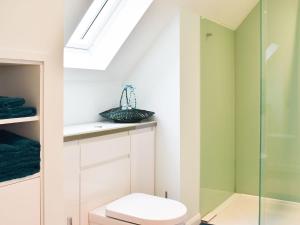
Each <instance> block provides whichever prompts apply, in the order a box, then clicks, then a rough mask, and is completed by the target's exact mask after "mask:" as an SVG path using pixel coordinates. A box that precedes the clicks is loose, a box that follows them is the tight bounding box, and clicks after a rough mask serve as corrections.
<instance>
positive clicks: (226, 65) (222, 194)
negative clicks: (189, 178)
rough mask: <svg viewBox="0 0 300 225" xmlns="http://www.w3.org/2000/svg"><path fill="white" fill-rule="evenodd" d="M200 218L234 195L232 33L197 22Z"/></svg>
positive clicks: (207, 23) (207, 22)
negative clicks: (199, 84)
mask: <svg viewBox="0 0 300 225" xmlns="http://www.w3.org/2000/svg"><path fill="white" fill-rule="evenodd" d="M201 46H202V47H201V179H200V180H201V190H200V197H201V199H200V211H201V215H205V214H207V213H208V212H209V211H211V210H212V209H214V208H215V207H217V206H218V205H219V204H221V203H222V202H223V201H224V200H226V199H227V198H228V197H229V196H230V195H231V194H232V193H233V192H234V183H235V150H234V149H235V147H234V145H235V141H234V129H235V127H234V123H235V103H234V101H235V92H234V89H235V88H234V83H235V82H234V79H235V66H234V65H235V64H234V60H235V56H234V32H233V31H231V30H229V29H227V28H224V27H222V26H220V25H217V24H215V23H213V22H210V21H208V20H206V19H201Z"/></svg>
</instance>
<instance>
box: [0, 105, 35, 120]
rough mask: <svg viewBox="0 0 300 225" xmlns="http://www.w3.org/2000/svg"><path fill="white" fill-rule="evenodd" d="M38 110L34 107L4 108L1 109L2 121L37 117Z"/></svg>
mask: <svg viewBox="0 0 300 225" xmlns="http://www.w3.org/2000/svg"><path fill="white" fill-rule="evenodd" d="M35 115H36V109H35V108H33V107H18V108H3V109H0V119H11V118H20V117H28V116H35Z"/></svg>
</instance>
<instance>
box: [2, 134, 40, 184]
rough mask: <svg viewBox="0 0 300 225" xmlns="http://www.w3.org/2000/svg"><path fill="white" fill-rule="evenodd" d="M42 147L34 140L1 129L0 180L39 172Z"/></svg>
mask: <svg viewBox="0 0 300 225" xmlns="http://www.w3.org/2000/svg"><path fill="white" fill-rule="evenodd" d="M40 149H41V147H40V144H39V143H38V142H36V141H34V140H30V139H27V138H25V137H21V136H19V135H16V134H14V133H11V132H8V131H5V130H0V182H3V181H8V180H12V179H17V178H22V177H26V176H30V175H33V174H35V173H38V172H39V171H40Z"/></svg>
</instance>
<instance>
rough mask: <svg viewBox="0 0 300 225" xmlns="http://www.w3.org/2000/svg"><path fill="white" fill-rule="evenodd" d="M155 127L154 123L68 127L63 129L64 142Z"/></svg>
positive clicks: (101, 123)
mask: <svg viewBox="0 0 300 225" xmlns="http://www.w3.org/2000/svg"><path fill="white" fill-rule="evenodd" d="M156 125H157V122H156V121H147V122H141V123H113V122H96V123H86V124H78V125H70V126H65V127H64V142H69V141H75V140H81V139H86V138H92V137H98V136H103V135H109V134H114V133H120V132H125V131H130V130H136V129H141V128H146V127H154V126H156Z"/></svg>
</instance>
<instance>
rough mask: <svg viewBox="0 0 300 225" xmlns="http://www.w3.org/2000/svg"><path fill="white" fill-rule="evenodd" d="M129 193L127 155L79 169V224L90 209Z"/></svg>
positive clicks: (86, 216) (84, 223) (86, 221)
mask: <svg viewBox="0 0 300 225" xmlns="http://www.w3.org/2000/svg"><path fill="white" fill-rule="evenodd" d="M129 193H130V160H129V156H127V157H124V158H120V159H117V160H115V161H111V162H109V163H104V164H102V165H99V166H96V167H92V168H87V169H85V170H83V171H81V219H80V220H81V225H88V213H89V212H90V211H91V210H93V209H95V208H97V207H100V206H102V205H104V204H105V203H108V202H110V201H113V200H115V199H117V198H119V197H122V196H124V195H127V194H129Z"/></svg>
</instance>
